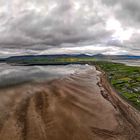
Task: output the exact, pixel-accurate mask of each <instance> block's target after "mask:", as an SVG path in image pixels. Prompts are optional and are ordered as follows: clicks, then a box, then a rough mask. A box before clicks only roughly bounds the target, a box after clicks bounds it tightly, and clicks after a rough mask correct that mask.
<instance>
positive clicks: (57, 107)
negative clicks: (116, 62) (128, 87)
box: [0, 67, 140, 140]
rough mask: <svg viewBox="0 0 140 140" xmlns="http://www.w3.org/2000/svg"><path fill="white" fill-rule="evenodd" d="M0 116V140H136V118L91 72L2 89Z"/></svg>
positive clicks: (139, 130) (139, 121)
mask: <svg viewBox="0 0 140 140" xmlns="http://www.w3.org/2000/svg"><path fill="white" fill-rule="evenodd" d="M100 77H101V78H100ZM0 112H1V115H0V124H1V125H0V140H140V113H139V112H138V111H136V110H135V109H134V108H133V107H131V106H130V105H128V104H127V103H126V102H125V101H123V100H122V99H120V97H119V96H118V95H117V94H116V93H114V91H112V89H111V88H110V86H109V85H108V83H107V82H106V80H105V78H104V77H103V74H101V73H100V72H99V71H97V70H96V69H95V68H94V67H93V68H92V69H87V71H84V72H81V73H77V74H73V75H70V76H67V77H66V78H63V79H57V80H52V81H49V82H46V83H40V84H28V85H21V86H18V87H11V88H7V89H1V90H0Z"/></svg>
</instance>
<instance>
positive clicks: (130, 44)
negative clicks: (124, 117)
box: [0, 0, 140, 57]
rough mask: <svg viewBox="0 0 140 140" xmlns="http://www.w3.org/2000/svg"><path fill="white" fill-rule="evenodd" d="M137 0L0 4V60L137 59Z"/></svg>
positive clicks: (3, 1) (139, 6)
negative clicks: (15, 57) (81, 55)
mask: <svg viewBox="0 0 140 140" xmlns="http://www.w3.org/2000/svg"><path fill="white" fill-rule="evenodd" d="M139 44H140V0H0V57H7V56H12V55H23V54H64V53H86V54H97V53H103V54H117V55H119V54H133V55H140V45H139Z"/></svg>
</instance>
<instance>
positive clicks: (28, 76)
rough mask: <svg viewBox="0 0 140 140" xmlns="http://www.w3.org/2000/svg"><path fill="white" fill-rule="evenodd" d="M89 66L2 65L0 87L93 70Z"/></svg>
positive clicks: (0, 66) (0, 67) (0, 65)
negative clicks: (88, 69)
mask: <svg viewBox="0 0 140 140" xmlns="http://www.w3.org/2000/svg"><path fill="white" fill-rule="evenodd" d="M91 67H92V66H89V65H65V66H62V65H61V66H11V65H7V64H0V86H6V85H13V84H18V83H23V82H29V81H35V82H40V81H44V80H51V79H55V78H59V77H63V76H66V75H70V74H74V73H78V72H82V71H85V70H87V68H91Z"/></svg>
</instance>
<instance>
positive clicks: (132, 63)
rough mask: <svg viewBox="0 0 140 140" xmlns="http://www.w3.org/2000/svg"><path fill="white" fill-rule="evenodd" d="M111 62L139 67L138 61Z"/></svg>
mask: <svg viewBox="0 0 140 140" xmlns="http://www.w3.org/2000/svg"><path fill="white" fill-rule="evenodd" d="M113 62H117V63H123V64H126V65H128V66H139V67H140V60H114V61H113Z"/></svg>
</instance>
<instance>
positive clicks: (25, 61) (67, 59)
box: [7, 57, 95, 65]
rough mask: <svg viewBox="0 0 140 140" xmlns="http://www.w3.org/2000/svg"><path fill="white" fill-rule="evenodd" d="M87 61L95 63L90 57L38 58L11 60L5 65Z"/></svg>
mask: <svg viewBox="0 0 140 140" xmlns="http://www.w3.org/2000/svg"><path fill="white" fill-rule="evenodd" d="M89 61H95V58H91V57H83V58H82V57H80V58H77V57H55V58H47V57H38V58H28V59H25V58H23V59H11V60H8V61H7V63H10V64H17V65H18V64H19V65H20V64H21V65H36V64H37V65H42V64H43V65H49V64H53V65H55V64H66V63H82V62H83V63H85V62H89Z"/></svg>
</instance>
